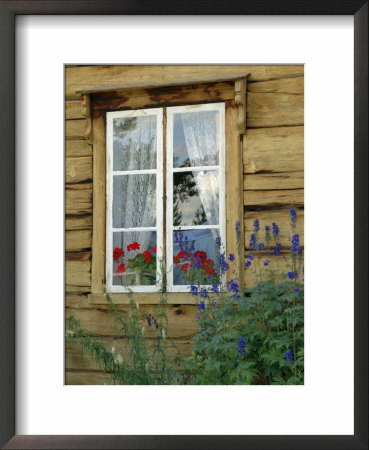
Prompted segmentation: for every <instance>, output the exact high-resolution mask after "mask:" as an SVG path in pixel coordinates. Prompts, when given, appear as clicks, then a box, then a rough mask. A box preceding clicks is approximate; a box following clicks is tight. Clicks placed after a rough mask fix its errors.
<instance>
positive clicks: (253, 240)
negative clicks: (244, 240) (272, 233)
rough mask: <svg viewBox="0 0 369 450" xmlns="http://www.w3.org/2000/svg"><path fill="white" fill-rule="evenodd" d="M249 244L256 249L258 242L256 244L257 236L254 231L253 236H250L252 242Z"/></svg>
mask: <svg viewBox="0 0 369 450" xmlns="http://www.w3.org/2000/svg"><path fill="white" fill-rule="evenodd" d="M249 245H250V247H251V248H252V249H253V250H256V247H257V244H256V237H255V234H254V233H252V234H251V236H250V243H249Z"/></svg>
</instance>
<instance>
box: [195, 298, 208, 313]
mask: <svg viewBox="0 0 369 450" xmlns="http://www.w3.org/2000/svg"><path fill="white" fill-rule="evenodd" d="M197 307H198V308H199V310H200V311H205V309H206V305H205V302H204V300H201V302H200V303H199V304H198V305H197Z"/></svg>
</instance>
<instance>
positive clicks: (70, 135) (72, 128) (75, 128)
mask: <svg viewBox="0 0 369 450" xmlns="http://www.w3.org/2000/svg"><path fill="white" fill-rule="evenodd" d="M86 125H87V122H86V119H76V120H66V121H65V137H66V139H67V140H68V139H84V136H85V131H86Z"/></svg>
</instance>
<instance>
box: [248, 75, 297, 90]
mask: <svg viewBox="0 0 369 450" xmlns="http://www.w3.org/2000/svg"><path fill="white" fill-rule="evenodd" d="M248 91H249V92H264V93H271V92H277V93H283V94H303V93H304V77H298V78H285V79H282V80H270V81H257V82H254V83H249V85H248Z"/></svg>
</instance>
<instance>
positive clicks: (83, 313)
mask: <svg viewBox="0 0 369 450" xmlns="http://www.w3.org/2000/svg"><path fill="white" fill-rule="evenodd" d="M119 309H120V311H122V313H123V314H124V315H125V316H126V317H127V316H128V314H129V306H123V305H122V306H121V307H120V308H119ZM197 312H198V309H197V306H193V305H180V306H171V305H170V306H168V327H167V330H168V336H170V337H171V338H174V339H187V338H191V337H192V336H193V335H194V334H195V333H196V331H198V329H199V328H198V324H197V322H196V317H195V315H196V314H197ZM70 314H74V315H75V316H76V317H77V318H78V320H80V322H81V327H82V328H83V329H85V330H86V333H88V334H89V335H92V336H101V337H102V336H110V337H122V335H121V333H120V331H119V330H120V328H119V325H118V324H117V322H116V321H115V320H114V317H113V315H112V313H111V312H110V311H109V310H108V309H81V308H77V309H74V308H66V310H65V317H66V318H67V317H68V316H69V315H70ZM148 314H154V315H155V314H156V307H155V306H153V305H140V308H139V315H140V317H141V323H142V326H143V327H145V336H146V337H148V338H150V337H153V330H152V329H151V328H149V327H148V326H147V322H146V317H147V315H148Z"/></svg>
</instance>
